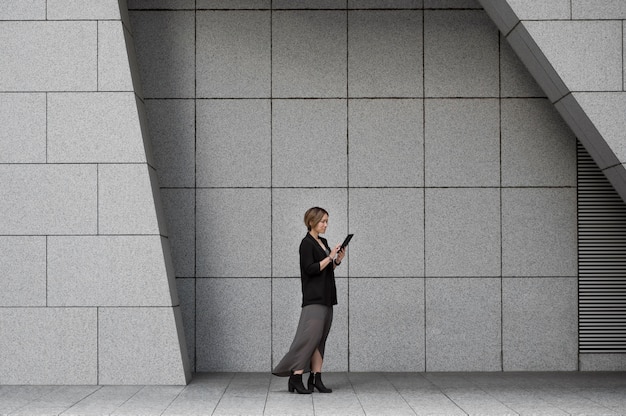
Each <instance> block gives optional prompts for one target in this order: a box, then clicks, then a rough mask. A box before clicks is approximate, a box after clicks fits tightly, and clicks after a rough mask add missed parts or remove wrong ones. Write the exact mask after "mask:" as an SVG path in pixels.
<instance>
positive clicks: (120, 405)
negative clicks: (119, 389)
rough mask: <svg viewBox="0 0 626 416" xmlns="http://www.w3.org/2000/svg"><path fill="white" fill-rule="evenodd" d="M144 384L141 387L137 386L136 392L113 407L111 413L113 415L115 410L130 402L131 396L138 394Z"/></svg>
mask: <svg viewBox="0 0 626 416" xmlns="http://www.w3.org/2000/svg"><path fill="white" fill-rule="evenodd" d="M145 388H146V386H141V388H138V389H137V391H136V392H134V393H133V394H131V395H130V396H129V397H128V398H127V399H126V400H124V401H123V402H122V403H120V404H119V405H118V406H117V407H116V408H115V409H113V410H112V411H111V413H110V414H111V415H114V414H115V412H117V411H118V410H119V409H121V408H122V407H124V405H125V404H126V403H128V402H130V401H131V400H132V398H133V397H135V396H137V395H138V394H139V392H140V391H142V390H143V389H145Z"/></svg>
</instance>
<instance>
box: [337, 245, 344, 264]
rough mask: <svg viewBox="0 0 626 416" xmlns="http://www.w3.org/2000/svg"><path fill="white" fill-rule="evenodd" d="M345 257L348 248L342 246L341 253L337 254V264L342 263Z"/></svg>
mask: <svg viewBox="0 0 626 416" xmlns="http://www.w3.org/2000/svg"><path fill="white" fill-rule="evenodd" d="M345 255H346V248H345V247H344V248H341V246H339V251H338V252H337V257H336V258H335V262H336V263H341V261H342V260H343V258H344V256H345Z"/></svg>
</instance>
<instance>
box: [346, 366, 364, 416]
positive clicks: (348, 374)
mask: <svg viewBox="0 0 626 416" xmlns="http://www.w3.org/2000/svg"><path fill="white" fill-rule="evenodd" d="M345 375H346V379H347V380H348V384H349V385H350V387H351V388H352V393H354V397H355V398H356V401H357V402H358V403H359V406H360V407H361V411H362V412H363V414H364V415H367V412H366V411H365V408H364V407H363V402H361V398H360V397H359V394H358V393H357V391H356V389H355V388H354V384H352V380H351V379H350V372H345Z"/></svg>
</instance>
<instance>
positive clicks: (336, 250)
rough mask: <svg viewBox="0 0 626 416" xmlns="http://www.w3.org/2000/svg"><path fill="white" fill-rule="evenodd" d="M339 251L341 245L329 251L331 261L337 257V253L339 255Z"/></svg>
mask: <svg viewBox="0 0 626 416" xmlns="http://www.w3.org/2000/svg"><path fill="white" fill-rule="evenodd" d="M339 250H341V244H337V245H336V246H335V247H333V249H332V250H330V257H332V258H333V259H334V258H335V257H337V253H339Z"/></svg>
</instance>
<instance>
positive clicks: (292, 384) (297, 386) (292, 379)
mask: <svg viewBox="0 0 626 416" xmlns="http://www.w3.org/2000/svg"><path fill="white" fill-rule="evenodd" d="M287 388H288V389H289V393H293V391H294V390H295V391H297V392H298V393H300V394H311V393H313V390H311V389H309V390H307V389H305V388H304V384H303V383H302V374H292V375H290V376H289V383H288V384H287Z"/></svg>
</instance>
